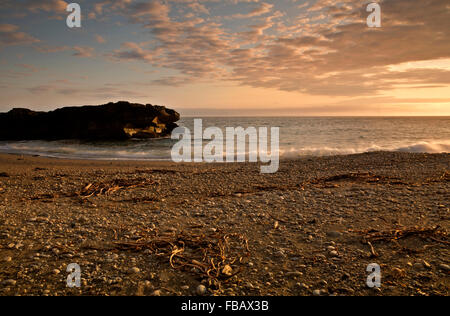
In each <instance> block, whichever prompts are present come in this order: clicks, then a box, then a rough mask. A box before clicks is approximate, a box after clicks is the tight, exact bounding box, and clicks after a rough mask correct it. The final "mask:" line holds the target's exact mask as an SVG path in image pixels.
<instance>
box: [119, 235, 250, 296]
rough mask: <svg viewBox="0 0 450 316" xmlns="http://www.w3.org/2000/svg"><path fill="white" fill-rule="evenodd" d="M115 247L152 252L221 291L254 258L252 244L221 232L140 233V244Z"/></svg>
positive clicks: (241, 238)
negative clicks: (221, 287) (245, 263)
mask: <svg viewBox="0 0 450 316" xmlns="http://www.w3.org/2000/svg"><path fill="white" fill-rule="evenodd" d="M115 245H116V247H117V248H118V249H121V250H133V251H142V250H149V251H150V252H151V253H153V254H155V255H157V256H160V257H163V258H165V259H166V260H168V262H169V264H170V266H171V267H172V268H173V269H175V270H179V271H185V272H190V273H196V274H198V275H200V276H201V277H205V278H207V279H208V280H209V282H210V285H215V286H217V287H218V288H220V285H221V283H224V282H227V281H228V280H230V279H231V278H232V277H233V276H235V275H237V274H239V273H240V272H241V268H242V265H241V263H243V260H244V258H246V257H249V256H250V251H249V248H248V240H247V239H246V238H245V237H244V236H243V235H240V234H233V233H222V232H219V231H217V232H214V233H211V234H202V233H186V232H178V233H170V234H164V235H159V234H158V233H156V232H154V231H148V232H142V233H140V238H139V239H138V240H137V241H133V242H116V243H115Z"/></svg>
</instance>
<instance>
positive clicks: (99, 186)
mask: <svg viewBox="0 0 450 316" xmlns="http://www.w3.org/2000/svg"><path fill="white" fill-rule="evenodd" d="M155 183H156V182H155V181H153V180H149V179H145V178H137V179H114V180H112V181H107V182H96V183H89V184H87V185H86V186H85V187H84V188H83V189H81V191H79V192H76V193H75V195H78V196H80V197H83V198H89V197H92V196H100V195H109V194H112V193H114V192H117V191H119V190H123V189H131V188H136V187H144V186H147V185H152V184H155Z"/></svg>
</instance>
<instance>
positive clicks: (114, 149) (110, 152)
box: [0, 141, 450, 161]
mask: <svg viewBox="0 0 450 316" xmlns="http://www.w3.org/2000/svg"><path fill="white" fill-rule="evenodd" d="M171 144H172V143H171V142H170V141H163V142H158V143H155V142H152V143H146V142H137V143H133V142H131V143H121V144H117V143H111V144H95V143H94V144H84V143H81V144H80V143H76V142H68V141H52V142H46V141H23V142H0V152H3V153H11V154H24V155H36V156H44V157H53V158H68V159H93V160H159V161H170V160H171V157H170V151H171ZM376 151H391V152H411V153H450V141H422V142H417V143H403V144H396V145H390V146H389V145H376V144H371V145H364V144H361V145H359V146H355V145H348V146H345V145H343V146H320V147H313V146H304V147H292V146H291V147H289V146H288V145H283V144H280V149H279V154H280V157H281V158H287V159H291V158H299V157H305V156H334V155H351V154H360V153H367V152H376ZM236 155H237V156H244V157H245V156H246V155H248V152H247V153H245V154H244V153H236Z"/></svg>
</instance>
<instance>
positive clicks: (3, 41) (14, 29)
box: [0, 24, 39, 46]
mask: <svg viewBox="0 0 450 316" xmlns="http://www.w3.org/2000/svg"><path fill="white" fill-rule="evenodd" d="M37 42H39V40H38V39H37V38H34V37H33V36H31V35H29V34H27V33H24V32H20V31H19V27H18V26H17V25H13V24H0V46H9V45H27V44H33V43H37Z"/></svg>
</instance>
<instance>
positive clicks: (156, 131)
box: [0, 101, 180, 140]
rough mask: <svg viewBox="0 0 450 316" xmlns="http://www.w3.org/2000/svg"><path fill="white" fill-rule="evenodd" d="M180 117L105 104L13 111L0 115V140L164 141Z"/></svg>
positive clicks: (168, 112)
mask: <svg viewBox="0 0 450 316" xmlns="http://www.w3.org/2000/svg"><path fill="white" fill-rule="evenodd" d="M179 119H180V114H178V113H177V112H176V111H174V110H170V109H167V108H166V107H163V106H153V105H151V104H147V105H143V104H133V103H129V102H123V101H121V102H118V103H108V104H105V105H99V106H82V107H66V108H61V109H58V110H55V111H51V112H35V111H31V110H28V109H13V110H11V111H9V112H8V113H0V140H38V139H39V140H59V139H82V140H125V139H129V138H158V137H166V136H168V135H170V134H171V133H172V131H173V130H174V129H175V128H176V127H178V125H177V124H175V122H177V121H178V120H179Z"/></svg>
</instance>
